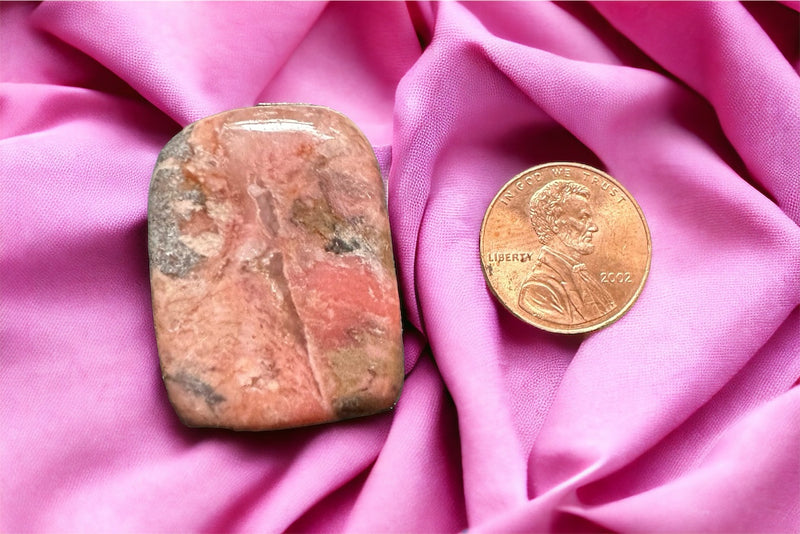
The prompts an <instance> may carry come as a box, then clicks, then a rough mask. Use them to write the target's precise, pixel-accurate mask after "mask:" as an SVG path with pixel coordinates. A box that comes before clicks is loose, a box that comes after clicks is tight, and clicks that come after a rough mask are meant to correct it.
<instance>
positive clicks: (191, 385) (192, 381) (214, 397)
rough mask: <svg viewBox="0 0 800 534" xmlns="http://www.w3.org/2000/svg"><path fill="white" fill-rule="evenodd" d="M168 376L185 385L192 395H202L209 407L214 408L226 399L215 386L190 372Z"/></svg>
mask: <svg viewBox="0 0 800 534" xmlns="http://www.w3.org/2000/svg"><path fill="white" fill-rule="evenodd" d="M167 378H169V379H170V380H173V381H174V382H177V383H178V384H180V385H181V386H183V388H184V389H185V390H186V391H188V392H189V393H191V394H192V395H194V396H196V397H201V398H202V399H203V400H204V401H206V404H208V405H209V407H212V408H213V407H214V406H215V405H217V404H219V403H220V402H223V401H224V400H225V397H223V396H222V395H220V394H219V393H217V392H216V391H214V388H213V387H211V386H210V385H209V384H207V383H205V382H203V381H202V380H200V379H199V378H197V377H196V376H192V375H190V374H188V373H178V374H176V375H174V376H169V377H167Z"/></svg>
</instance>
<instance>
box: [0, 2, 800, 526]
mask: <svg viewBox="0 0 800 534" xmlns="http://www.w3.org/2000/svg"><path fill="white" fill-rule="evenodd" d="M797 10H798V3H797V2H785V3H755V4H740V3H737V2H723V3H702V2H690V3H672V2H666V3H637V2H633V3H605V2H601V3H596V4H585V3H564V4H555V3H547V2H537V3H442V4H436V3H425V2H419V3H416V2H415V3H401V2H391V3H375V4H373V3H354V4H351V3H331V4H327V5H326V4H322V3H306V2H303V3H274V4H273V3H242V4H237V3H225V4H216V3H192V4H184V3H146V4H137V3H72V2H67V3H43V4H34V3H24V4H9V3H3V4H2V5H0V45H1V46H0V74H1V78H0V81H1V82H2V83H1V84H0V129H1V131H0V134H1V135H0V138H1V139H2V140H1V141H0V171H1V172H2V174H0V187H2V189H0V291H1V292H2V293H1V294H0V319H1V321H2V322H0V352H1V354H2V359H1V360H0V361H1V362H2V370H1V371H0V380H1V381H2V383H1V387H0V392H1V393H0V427H1V428H2V430H0V444H2V449H1V450H0V459H1V460H2V475H0V531H2V532H48V533H50V532H279V531H286V530H288V531H293V532H339V531H347V532H459V531H463V530H464V529H468V530H469V531H470V532H476V533H477V532H534V531H544V532H575V531H589V532H595V531H609V530H610V531H624V532H633V531H644V532H689V531H691V532H701V531H702V532H733V531H739V532H741V531H744V532H797V531H800V387H798V379H800V308H798V305H799V304H800V228H798V223H799V222H800V78H799V77H798V67H799V66H800V61H799V57H800V51H798V42H800V40H799V39H800V37H799V36H798V30H799V28H800V18H799V16H798V12H797ZM258 102H305V103H313V104H321V105H325V106H329V107H332V108H334V109H336V110H339V111H341V112H343V113H345V114H346V115H348V116H349V117H350V118H351V119H353V120H354V121H355V122H356V124H358V125H359V127H360V128H361V129H362V130H363V131H364V132H365V134H366V135H367V137H368V138H369V139H370V141H371V142H372V144H373V146H374V147H375V149H376V152H377V154H378V157H379V160H380V163H381V167H382V169H383V173H384V178H385V180H386V182H387V189H388V203H389V212H390V219H391V223H392V230H393V238H394V247H395V255H396V261H397V268H398V276H399V280H400V286H401V300H402V306H403V310H402V311H403V315H404V318H405V320H406V321H407V324H406V326H405V334H404V336H405V337H404V343H405V358H406V372H407V380H406V385H405V388H404V390H403V393H402V396H401V398H400V401H399V404H398V405H397V407H396V409H395V411H394V412H393V413H389V414H383V415H379V416H374V417H369V418H364V419H360V420H354V421H349V422H344V423H337V424H332V425H327V426H319V427H314V428H305V429H299V430H288V431H281V432H273V433H255V434H237V433H233V432H228V431H222V430H204V429H189V428H185V427H183V426H182V425H181V424H180V423H179V422H178V420H177V418H176V416H175V415H174V413H173V411H172V409H171V407H170V405H169V402H168V401H167V397H166V393H165V389H164V386H163V384H162V382H161V378H160V372H159V367H158V355H157V352H156V345H155V338H154V333H153V321H152V315H151V306H150V290H149V282H148V263H147V243H146V212H147V191H148V184H149V180H150V174H151V172H152V169H153V166H154V163H155V160H156V156H157V154H158V152H159V150H160V149H161V147H162V146H163V145H164V144H165V143H166V141H167V140H168V139H169V138H170V137H171V136H173V135H174V134H175V133H177V132H178V131H179V130H180V129H181V128H182V127H183V126H185V125H187V124H189V123H190V122H193V121H195V120H198V119H200V118H202V117H205V116H207V115H211V114H214V113H217V112H220V111H224V110H227V109H231V108H236V107H243V106H250V105H254V104H256V103H258ZM550 161H576V162H581V163H587V164H590V165H593V166H597V167H600V168H602V169H604V170H606V171H608V172H609V173H610V174H611V175H612V176H614V177H615V178H616V179H617V180H619V181H620V182H621V183H622V184H623V185H624V186H625V187H626V188H627V189H628V190H629V191H630V192H631V193H632V194H633V195H634V197H635V198H636V199H637V200H638V202H639V203H640V205H641V207H642V210H643V211H644V213H645V215H646V217H647V220H648V223H649V225H650V230H651V232H652V241H653V260H652V269H651V273H650V278H649V280H648V281H647V284H646V286H645V288H644V291H643V292H642V294H641V297H640V298H639V300H638V302H637V303H636V304H635V306H634V307H633V308H632V309H631V310H630V311H629V312H628V314H627V315H625V316H624V317H623V318H622V319H621V320H620V321H618V322H617V323H615V324H613V325H612V326H610V327H608V328H606V329H604V330H601V331H598V332H596V333H593V334H590V335H587V336H583V337H581V336H573V337H569V336H560V335H555V334H550V333H546V332H542V331H538V330H537V329H535V328H533V327H530V326H528V325H526V324H523V323H521V322H519V321H518V320H516V319H515V318H513V317H512V316H511V315H510V313H508V312H507V311H505V309H504V308H503V307H502V306H501V305H500V304H498V303H497V302H496V301H495V300H494V299H493V298H492V296H491V294H490V292H489V290H488V289H487V286H486V284H485V282H484V279H483V276H482V273H481V268H480V261H479V256H478V234H479V229H480V224H481V220H482V217H483V214H484V212H485V210H486V207H487V206H488V204H489V202H490V201H491V199H492V197H493V196H494V194H495V193H496V192H497V191H498V190H499V188H500V187H501V185H502V184H504V183H505V182H506V181H507V180H508V179H510V178H511V177H512V176H513V175H515V174H517V173H519V172H521V171H522V170H524V169H526V168H529V167H531V166H533V165H535V164H539V163H545V162H550Z"/></svg>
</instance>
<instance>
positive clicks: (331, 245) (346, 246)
mask: <svg viewBox="0 0 800 534" xmlns="http://www.w3.org/2000/svg"><path fill="white" fill-rule="evenodd" d="M360 248H361V244H360V243H359V242H358V241H356V240H355V239H351V240H350V241H345V240H344V239H342V238H340V237H338V236H333V238H331V240H330V241H328V243H327V244H326V245H325V251H326V252H333V253H334V254H345V253H347V252H353V251H354V250H356V249H360Z"/></svg>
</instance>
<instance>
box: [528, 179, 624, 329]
mask: <svg viewBox="0 0 800 534" xmlns="http://www.w3.org/2000/svg"><path fill="white" fill-rule="evenodd" d="M589 197H590V191H589V188H588V187H586V186H584V185H581V184H579V183H577V182H573V181H571V180H555V181H552V182H550V183H548V184H547V185H545V186H543V187H542V188H541V189H539V190H537V191H536V192H535V193H534V194H533V195H532V196H531V200H530V204H529V207H530V211H529V213H528V215H529V217H530V223H531V225H532V226H533V229H534V231H535V232H536V235H537V236H538V238H539V242H540V243H541V244H542V248H541V250H540V252H539V257H538V258H537V260H536V263H535V264H534V266H533V269H532V270H531V272H530V274H529V275H528V277H527V278H526V279H525V280H524V281H523V282H522V285H521V286H520V291H519V306H520V308H522V309H523V310H525V311H526V312H528V313H530V314H531V315H534V316H536V317H539V318H541V319H544V320H547V321H551V322H553V323H557V324H579V323H583V322H587V321H592V320H594V319H597V318H599V317H602V316H604V315H606V314H607V313H609V312H611V311H612V310H614V308H615V307H616V304H615V303H614V299H613V298H612V297H611V295H610V294H609V293H608V291H606V289H605V288H604V287H603V286H602V285H601V284H600V282H599V281H598V280H597V279H596V278H595V277H594V276H593V275H592V274H591V273H589V271H588V270H587V269H586V265H585V264H584V263H583V261H582V259H583V258H584V256H587V255H589V254H592V253H593V252H594V243H592V236H593V235H594V234H595V232H597V231H598V228H597V226H596V225H595V223H594V221H593V220H592V216H593V213H592V207H591V205H590V203H589Z"/></svg>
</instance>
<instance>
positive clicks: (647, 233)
mask: <svg viewBox="0 0 800 534" xmlns="http://www.w3.org/2000/svg"><path fill="white" fill-rule="evenodd" d="M556 166H570V167H578V168H581V169H585V170H588V171H591V172H594V173H596V174H599V175H600V176H603V177H604V178H607V179H608V180H610V181H611V182H613V183H614V184H615V185H617V186H618V187H619V188H620V190H622V192H623V193H625V194H626V195H627V196H628V198H629V199H630V200H631V202H632V204H633V206H634V208H636V211H637V213H638V214H639V217H640V218H641V220H642V224H643V225H644V233H645V236H646V237H647V264H646V265H645V269H644V274H643V275H642V281H641V283H640V284H639V287H638V288H636V291H635V292H634V294H633V296H632V297H631V298H630V299H629V300H628V303H627V304H626V305H625V306H623V307H622V308H620V309H619V311H618V312H617V313H615V314H614V315H612V316H611V317H609V318H608V319H605V320H603V321H601V322H599V323H597V324H595V325H590V326H584V327H581V328H574V329H558V328H553V327H549V326H543V325H540V324H536V323H534V322H532V321H531V320H530V319H528V318H526V317H523V316H522V315H520V314H519V313H517V312H516V311H515V310H513V309H512V308H511V307H510V306H509V305H508V304H506V303H505V302H504V301H503V299H502V298H500V296H499V295H498V294H497V292H496V291H495V289H494V286H492V283H491V281H490V280H489V275H488V274H487V273H486V263H485V262H484V260H483V254H484V250H483V248H484V247H483V243H484V231H485V229H486V221H487V219H488V218H489V213H490V212H491V211H492V208H493V207H494V205H495V202H497V199H498V198H500V195H501V194H502V193H503V192H504V191H505V190H506V188H508V187H509V186H510V185H511V184H512V183H514V182H515V181H517V180H519V179H521V178H522V177H523V176H525V175H526V174H529V173H531V172H534V171H537V170H540V169H544V168H548V167H556ZM478 249H479V250H478V253H479V255H480V261H481V271H482V272H483V278H484V280H485V281H486V285H487V286H488V288H489V291H491V292H492V295H494V297H495V299H497V301H498V302H500V304H502V305H503V307H504V308H505V309H507V310H508V311H509V312H511V314H512V315H513V316H514V317H516V318H518V319H520V320H521V321H524V322H525V323H527V324H529V325H531V326H535V327H536V328H540V329H542V330H545V331H547V332H553V333H555V334H584V333H587V332H593V331H595V330H599V329H601V328H605V327H606V326H608V325H610V324H612V323H614V322H616V321H618V320H619V319H620V318H621V317H622V316H623V315H625V313H626V312H627V311H628V310H629V309H630V308H631V306H633V304H634V303H635V302H636V301H637V300H638V299H639V295H640V294H641V293H642V290H643V289H644V284H645V282H647V278H648V277H649V276H650V264H651V263H652V260H653V243H652V238H651V236H650V227H649V225H648V224H647V219H646V218H645V216H644V212H643V211H642V207H641V206H640V205H639V202H637V201H636V199H635V198H634V196H633V195H632V194H631V192H630V191H628V190H627V189H626V188H625V187H624V186H623V185H622V184H621V183H619V182H618V181H617V180H616V178H614V177H612V176H610V175H609V174H608V173H606V172H604V171H601V170H600V169H597V168H595V167H592V166H591V165H586V164H584V163H574V162H568V161H555V162H551V163H542V164H540V165H535V166H533V167H531V168H529V169H526V170H524V171H522V172H520V173H518V174H516V175H514V177H513V178H511V179H510V180H508V181H507V182H506V183H504V184H503V185H502V186H501V187H500V189H499V191H498V192H497V194H496V195H495V196H494V198H492V201H491V202H490V203H489V206H488V207H487V208H486V213H485V214H484V216H483V222H481V233H480V239H479V243H478Z"/></svg>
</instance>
